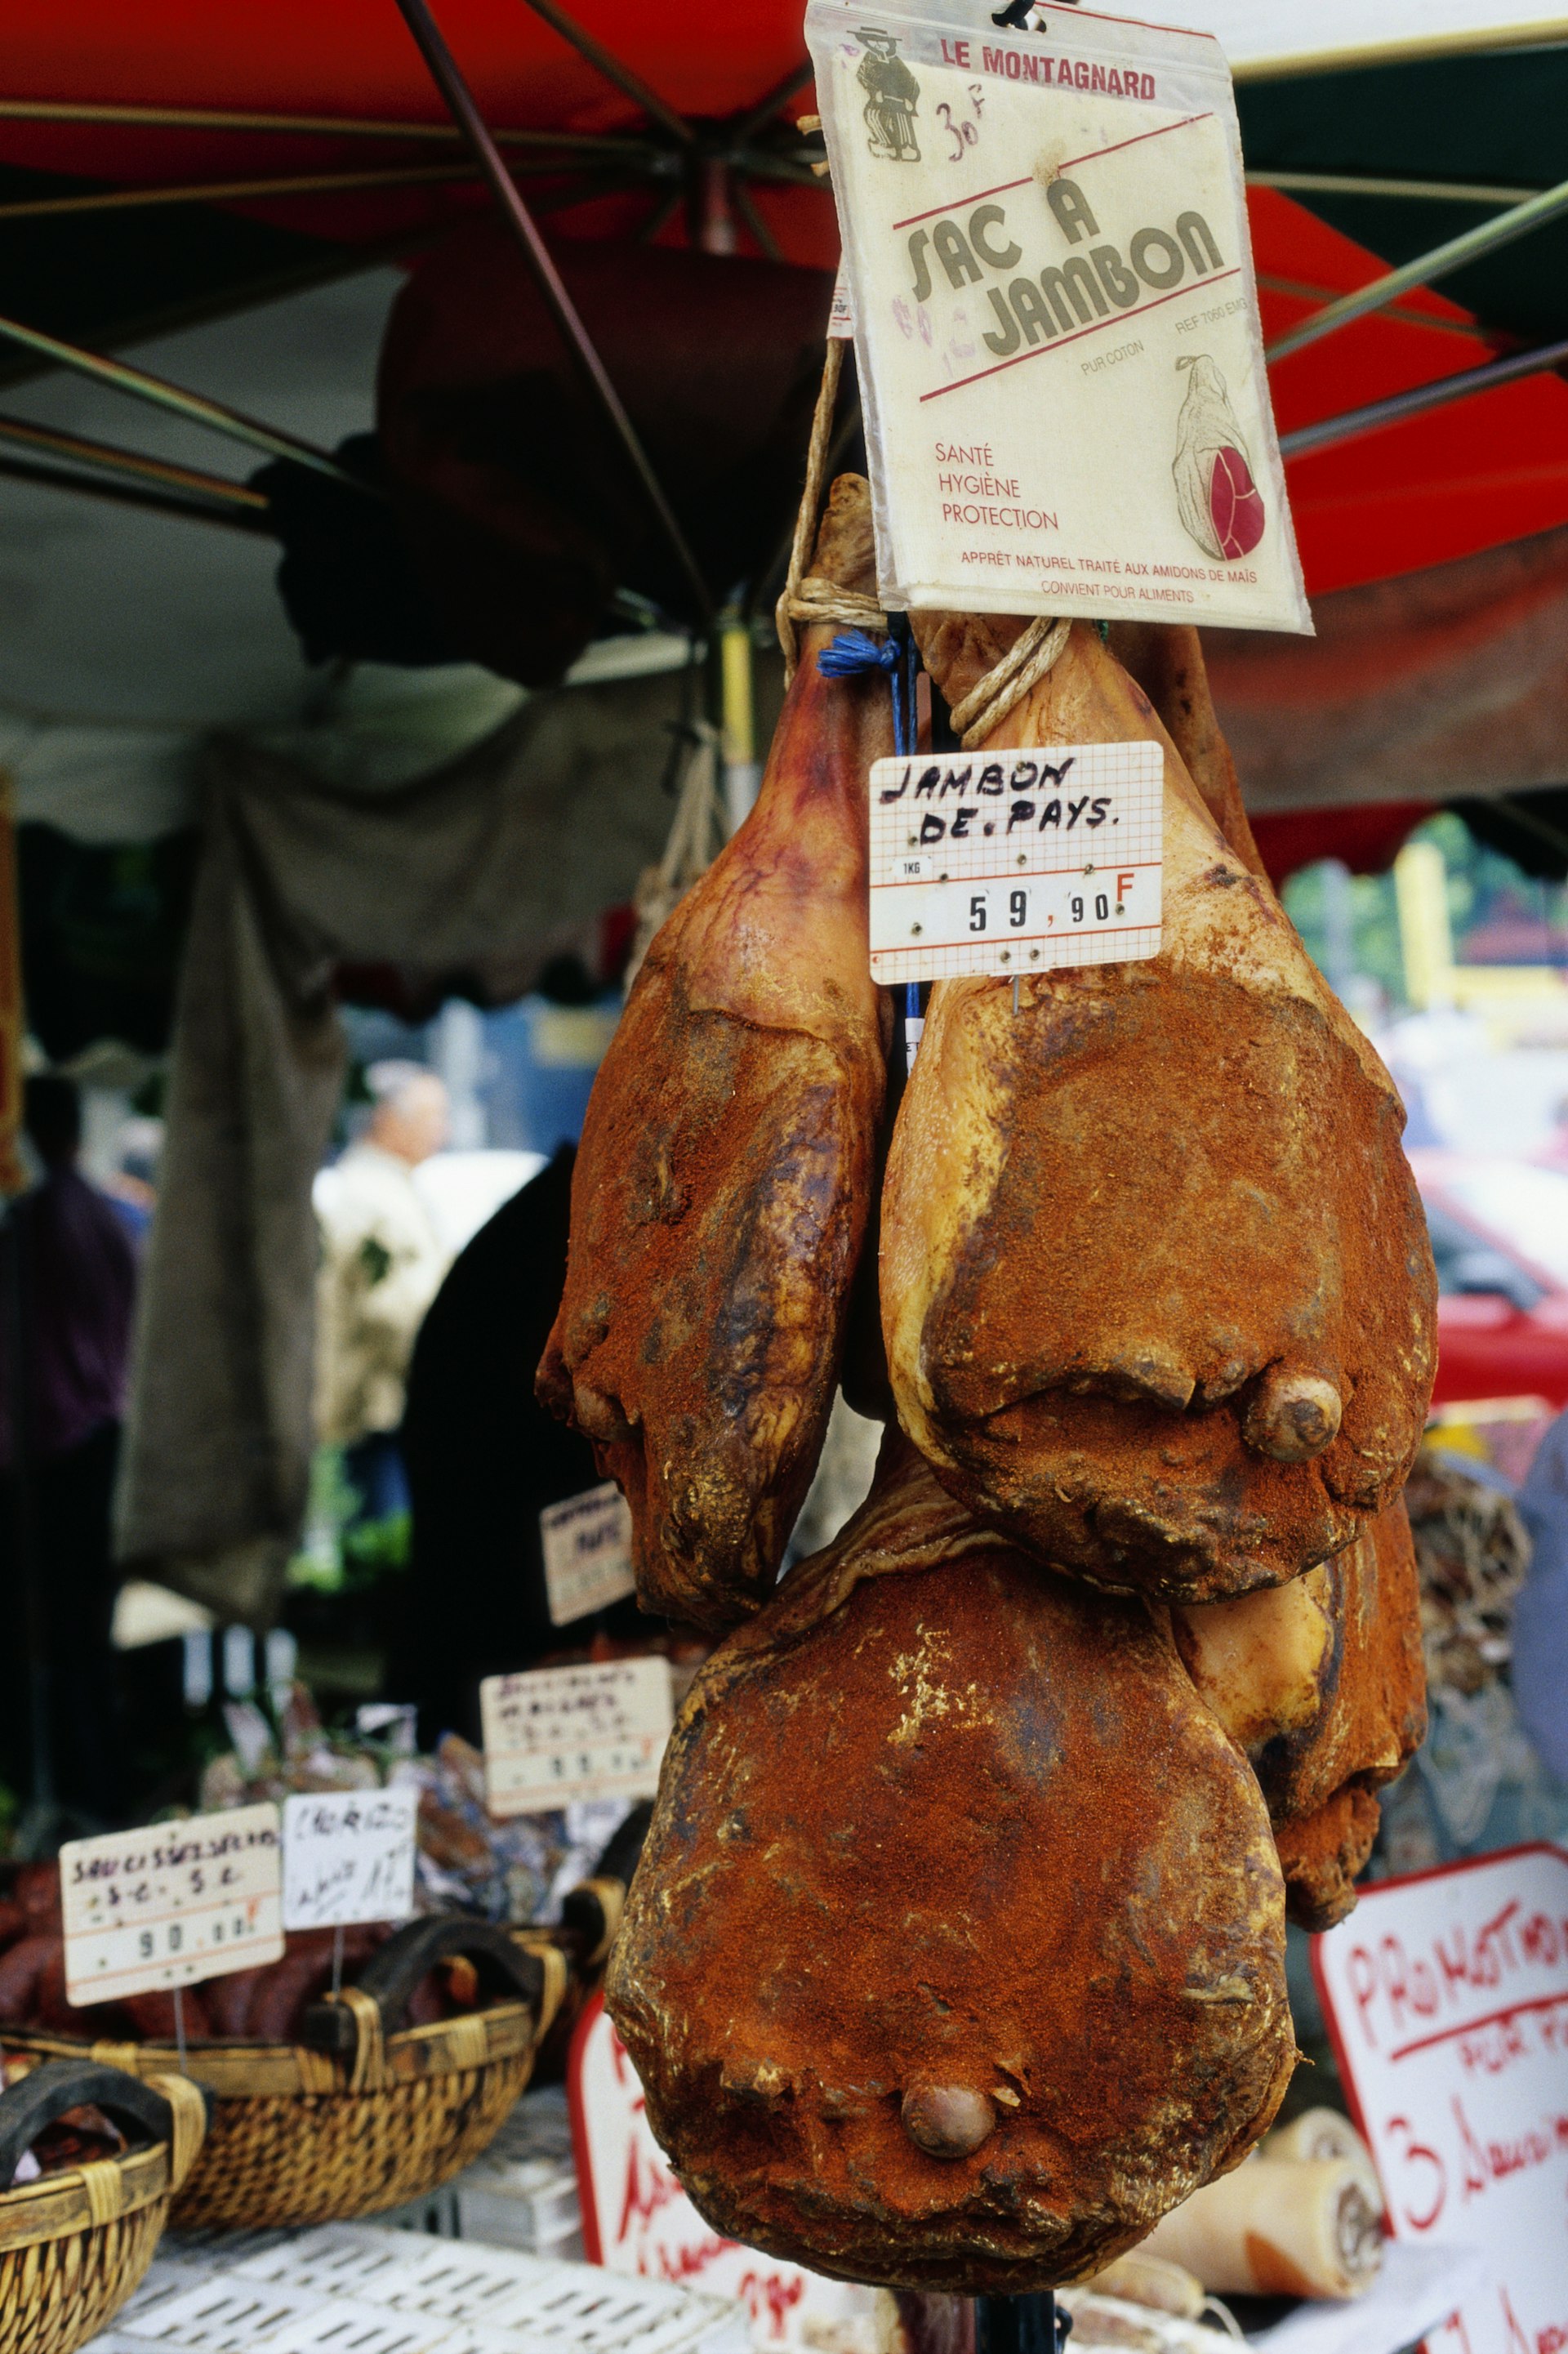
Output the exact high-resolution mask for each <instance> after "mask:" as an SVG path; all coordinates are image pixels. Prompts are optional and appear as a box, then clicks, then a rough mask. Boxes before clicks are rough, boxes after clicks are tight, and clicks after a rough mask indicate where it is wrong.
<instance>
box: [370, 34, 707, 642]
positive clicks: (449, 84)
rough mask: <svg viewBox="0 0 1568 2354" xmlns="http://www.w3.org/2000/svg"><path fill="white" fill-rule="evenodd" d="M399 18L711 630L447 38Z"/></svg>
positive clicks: (572, 308)
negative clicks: (511, 235) (565, 341)
mask: <svg viewBox="0 0 1568 2354" xmlns="http://www.w3.org/2000/svg"><path fill="white" fill-rule="evenodd" d="M397 6H398V9H399V10H400V12H401V14H402V16H403V20H404V22H405V24H406V25H407V26H408V30H409V32H410V33H411V34H412V35H413V37H414V40H415V42H416V43H417V45H418V50H419V54H420V56H421V57H422V58H424V60H425V63H426V65H427V66H428V67H429V71H430V77H431V79H432V80H433V81H434V82H435V85H436V87H437V89H438V90H440V94H441V96H442V98H443V99H444V100H445V101H446V103H447V107H448V109H449V111H450V114H451V117H452V120H453V122H455V123H456V124H457V126H458V129H459V130H460V131H461V133H462V134H463V137H464V138H465V139H466V141H467V142H468V145H469V148H470V151H471V154H472V155H473V157H474V160H475V161H476V163H477V164H478V165H479V167H480V170H481V172H482V174H483V176H484V178H485V181H486V182H487V184H488V186H489V187H490V191H491V194H492V195H493V196H494V198H495V201H496V203H497V205H498V206H499V207H500V208H501V212H502V216H503V218H504V219H505V221H506V222H507V224H508V226H509V227H510V228H511V230H512V232H513V235H514V237H515V239H517V242H518V244H519V245H520V246H521V247H522V249H523V254H524V260H526V261H527V264H528V267H529V269H530V270H532V271H533V273H534V277H535V281H536V282H537V284H538V287H539V291H540V292H541V293H542V294H543V295H544V297H545V300H546V303H547V304H548V306H549V309H550V312H551V315H552V316H553V317H554V319H555V322H556V325H557V327H559V329H560V331H561V333H562V334H563V335H564V336H565V338H566V340H567V345H568V347H569V348H570V349H571V351H572V352H573V353H574V354H575V355H576V357H577V362H578V364H579V366H580V367H581V369H582V372H583V374H584V376H586V377H587V378H588V385H589V387H590V388H591V390H592V392H593V395H594V398H596V399H597V401H598V402H599V408H600V409H601V410H602V411H603V413H604V416H605V418H606V419H607V421H608V422H609V426H610V429H611V430H612V431H613V432H614V434H615V436H616V439H617V440H618V441H619V442H620V446H621V448H622V450H623V451H625V453H626V455H627V457H628V459H629V460H630V462H631V465H632V467H633V469H634V471H635V472H636V474H637V477H638V480H639V481H640V482H641V485H642V489H643V492H644V493H645V495H646V497H647V500H648V504H649V505H650V507H651V508H652V511H653V514H654V515H655V516H656V518H657V520H658V523H659V526H660V529H661V530H662V533H663V535H664V538H665V541H666V543H667V544H668V546H669V548H670V551H671V553H672V554H673V557H675V560H676V562H677V564H678V565H679V566H680V568H681V570H682V572H683V575H684V577H685V579H686V582H687V585H688V587H689V588H690V589H691V591H692V596H693V599H694V603H695V607H696V610H697V614H698V617H699V619H700V620H702V622H703V623H704V625H705V626H709V627H711V624H712V621H713V618H714V605H713V599H712V597H711V596H710V595H709V592H708V586H707V582H706V581H705V579H704V578H703V574H702V570H701V567H699V565H698V563H697V559H696V557H694V555H693V553H692V550H691V547H690V546H689V544H688V542H687V539H686V535H685V533H684V532H683V530H682V528H681V525H680V524H679V522H678V521H677V519H676V515H675V511H674V509H673V507H672V506H671V504H670V502H669V500H668V499H667V498H666V497H665V495H664V490H663V485H662V483H661V482H660V481H659V478H658V476H657V474H656V473H655V472H654V471H653V467H652V461H651V460H650V459H649V456H648V453H647V451H645V450H644V449H643V447H642V443H641V440H640V439H639V437H638V433H637V429H636V427H635V426H634V425H633V424H632V422H631V419H630V416H629V415H628V414H627V411H626V408H625V404H624V403H623V402H622V400H621V398H620V394H619V392H617V390H616V388H615V386H614V384H613V383H612V382H611V380H610V376H609V370H608V369H607V368H606V366H605V365H604V362H603V360H602V359H601V358H600V357H599V349H598V346H597V345H595V343H594V340H593V338H592V336H591V335H590V334H588V328H587V326H586V325H585V323H584V322H583V319H582V317H581V314H580V313H579V312H578V310H577V305H576V303H575V302H573V301H572V298H571V296H570V294H569V293H568V292H567V287H566V281H564V279H563V278H562V276H561V274H560V271H559V270H557V269H556V264H555V261H554V259H553V258H552V256H551V253H550V250H549V248H548V247H547V246H546V243H545V240H544V239H543V237H542V236H541V235H540V232H539V227H538V223H537V222H536V221H535V218H534V216H533V214H532V213H531V212H530V210H529V209H528V207H527V206H526V205H525V204H524V201H523V197H522V196H521V194H520V193H519V191H518V188H517V185H516V183H515V181H514V179H513V177H512V175H511V174H510V173H509V172H508V170H507V168H506V165H505V163H504V162H503V158H502V154H501V151H500V149H499V148H498V147H497V145H496V144H495V142H494V140H493V138H492V137H491V134H490V132H489V129H488V127H487V126H486V123H485V121H484V118H483V116H482V114H481V112H480V111H479V108H478V106H477V105H476V103H475V101H474V98H473V94H472V92H471V90H470V89H469V87H468V84H467V82H466V81H465V80H464V79H463V75H462V71H461V68H460V67H459V65H458V62H457V59H456V58H454V57H453V55H452V53H451V50H450V48H448V46H447V43H446V39H445V37H444V36H443V35H442V33H441V30H440V27H439V26H438V25H437V23H436V20H435V18H434V16H432V15H431V13H430V10H429V7H428V6H427V5H426V0H397Z"/></svg>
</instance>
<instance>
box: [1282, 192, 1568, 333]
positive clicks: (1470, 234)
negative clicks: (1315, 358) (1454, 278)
mask: <svg viewBox="0 0 1568 2354" xmlns="http://www.w3.org/2000/svg"><path fill="white" fill-rule="evenodd" d="M1564 213H1568V180H1563V181H1560V182H1559V183H1558V185H1557V186H1556V187H1554V188H1545V189H1543V190H1542V193H1541V195H1540V196H1531V197H1529V198H1527V200H1526V201H1525V202H1524V203H1523V204H1522V205H1511V206H1510V207H1509V209H1508V211H1507V212H1504V213H1499V214H1498V215H1497V217H1496V218H1495V219H1493V220H1489V221H1482V222H1481V223H1480V225H1479V227H1478V228H1469V229H1467V230H1466V231H1465V232H1464V234H1463V236H1462V237H1451V238H1449V239H1448V240H1447V242H1446V244H1444V245H1436V246H1434V247H1433V249H1432V250H1431V251H1430V253H1422V254H1418V255H1417V256H1416V258H1415V260H1414V261H1407V262H1405V263H1404V264H1403V265H1402V267H1401V268H1400V269H1398V270H1389V271H1387V272H1386V273H1385V275H1384V276H1383V277H1382V278H1374V279H1373V280H1372V284H1371V285H1370V286H1361V287H1358V288H1357V290H1356V292H1354V293H1353V294H1345V295H1341V297H1340V300H1339V301H1338V302H1330V303H1329V304H1328V305H1327V306H1326V307H1325V308H1324V309H1323V310H1321V311H1315V312H1314V313H1312V316H1311V317H1310V318H1309V319H1303V320H1302V321H1301V323H1300V324H1299V325H1298V326H1295V327H1292V328H1291V329H1290V330H1289V332H1288V333H1287V334H1283V335H1281V336H1279V338H1278V339H1277V341H1276V342H1275V343H1272V344H1270V345H1269V346H1268V348H1267V350H1266V352H1265V354H1264V357H1265V358H1266V360H1268V362H1269V363H1270V365H1271V366H1272V364H1273V363H1274V362H1275V361H1277V360H1283V359H1287V358H1288V357H1289V355H1290V354H1291V353H1292V352H1298V351H1302V350H1304V349H1305V348H1306V346H1307V345H1308V344H1315V343H1318V342H1319V340H1320V339H1321V338H1322V337H1323V336H1324V335H1331V334H1335V333H1336V332H1337V330H1338V329H1339V328H1340V327H1348V326H1349V325H1350V323H1351V320H1352V319H1363V318H1365V317H1366V316H1367V314H1368V313H1369V312H1372V311H1381V310H1382V309H1383V306H1384V304H1385V303H1388V302H1393V300H1394V299H1395V297H1396V296H1398V295H1400V294H1408V293H1409V292H1411V290H1412V289H1413V288H1414V287H1416V286H1430V285H1431V284H1432V283H1433V282H1434V281H1435V280H1436V279H1439V278H1446V277H1447V275H1448V274H1449V272H1450V271H1451V270H1459V269H1462V268H1463V266H1464V265H1465V263H1466V262H1467V261H1477V260H1479V259H1480V258H1481V256H1482V255H1483V254H1488V253H1496V252H1497V251H1498V250H1499V248H1500V247H1502V246H1505V245H1511V244H1512V243H1513V241H1514V239H1516V238H1520V237H1527V236H1528V235H1529V234H1530V232H1531V229H1532V228H1542V227H1544V225H1545V224H1546V222H1548V221H1553V220H1559V219H1561V218H1562V217H1563V214H1564Z"/></svg>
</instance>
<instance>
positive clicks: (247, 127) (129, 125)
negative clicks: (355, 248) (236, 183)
mask: <svg viewBox="0 0 1568 2354" xmlns="http://www.w3.org/2000/svg"><path fill="white" fill-rule="evenodd" d="M0 122H93V123H103V124H111V123H112V124H117V125H120V126H122V128H124V129H126V130H129V131H138V130H140V131H259V132H276V133H281V134H282V135H284V136H285V137H300V138H310V139H423V140H434V141H435V142H437V143H438V144H440V145H441V146H443V147H446V146H450V144H451V143H452V142H453V141H454V140H456V139H458V138H461V133H460V132H459V131H458V130H457V128H456V126H455V125H454V124H452V123H450V122H374V121H372V120H371V119H370V118H368V117H367V116H365V115H357V114H240V113H236V112H233V111H229V110H227V109H225V108H222V107H195V106H121V105H93V104H90V103H89V102H87V101H79V100H75V99H72V100H63V99H52V98H0ZM494 136H495V141H496V143H497V145H498V146H502V147H553V148H566V149H572V148H581V149H582V150H584V151H585V152H586V153H590V154H644V153H646V152H648V142H647V141H646V140H645V139H639V138H636V137H623V136H621V135H620V134H619V133H602V132H598V131H497V132H496V133H495V134H494Z"/></svg>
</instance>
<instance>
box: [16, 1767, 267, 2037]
mask: <svg viewBox="0 0 1568 2354" xmlns="http://www.w3.org/2000/svg"><path fill="white" fill-rule="evenodd" d="M60 1900H61V1903H62V1905H63V1908H64V1913H65V1956H66V1999H67V2000H68V2002H71V2003H77V2004H82V2003H93V2002H113V2001H116V2000H117V1999H119V1998H120V1997H121V1996H122V1995H128V1994H146V1993H149V1992H153V1991H155V1990H157V1989H159V1988H172V1987H181V1986H192V1985H194V1984H195V1983H196V1981H197V1980H198V1979H200V1978H225V1977H227V1976H228V1973H229V1972H230V1971H232V1970H249V1969H255V1968H257V1967H259V1966H260V1964H262V1963H265V1962H275V1961H277V1960H278V1959H279V1957H280V1956H281V1954H282V1951H283V1914H282V1842H281V1834H280V1830H279V1824H278V1809H277V1808H276V1807H274V1806H260V1807H236V1808H232V1809H231V1810H230V1811H229V1812H228V1813H226V1814H217V1815H192V1816H191V1817H190V1818H189V1819H188V1820H186V1821H185V1822H183V1823H159V1824H157V1825H155V1826H154V1828H153V1829H151V1830H141V1831H109V1832H106V1833H105V1834H104V1835H103V1837H102V1838H101V1839H85V1840H69V1841H68V1842H67V1844H66V1845H65V1846H64V1847H62V1848H61V1850H60Z"/></svg>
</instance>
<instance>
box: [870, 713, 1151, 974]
mask: <svg viewBox="0 0 1568 2354" xmlns="http://www.w3.org/2000/svg"><path fill="white" fill-rule="evenodd" d="M1164 791H1165V769H1164V753H1163V751H1162V748H1161V747H1160V745H1158V744H1050V745H1044V746H1041V747H1039V748H1032V749H1030V750H1028V751H1011V750H1010V751H1005V752H987V751H986V750H984V749H983V748H982V749H981V750H980V751H979V752H933V753H926V752H921V753H916V755H915V756H914V757H913V758H903V757H899V758H895V759H891V760H878V761H877V762H875V764H874V767H873V769H872V771H871V970H872V978H873V979H874V981H883V982H888V981H950V980H951V979H953V977H954V976H955V975H956V974H959V973H1031V972H1049V971H1051V970H1053V969H1054V967H1055V966H1058V965H1084V964H1124V963H1128V962H1130V961H1131V960H1133V959H1135V958H1138V957H1151V956H1158V955H1159V953H1160V879H1161V857H1162V852H1163V841H1164V814H1165V801H1164Z"/></svg>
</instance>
